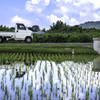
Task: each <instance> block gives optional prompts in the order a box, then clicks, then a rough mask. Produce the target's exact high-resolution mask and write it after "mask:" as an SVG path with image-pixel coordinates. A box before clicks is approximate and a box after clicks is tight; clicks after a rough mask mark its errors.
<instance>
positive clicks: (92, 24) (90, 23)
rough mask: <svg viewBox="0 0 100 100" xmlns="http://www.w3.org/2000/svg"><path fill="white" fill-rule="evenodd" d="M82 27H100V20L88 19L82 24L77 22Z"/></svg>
mask: <svg viewBox="0 0 100 100" xmlns="http://www.w3.org/2000/svg"><path fill="white" fill-rule="evenodd" d="M79 26H82V28H96V29H100V21H88V22H85V23H82V24H79Z"/></svg>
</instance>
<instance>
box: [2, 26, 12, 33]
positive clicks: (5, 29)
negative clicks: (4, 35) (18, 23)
mask: <svg viewBox="0 0 100 100" xmlns="http://www.w3.org/2000/svg"><path fill="white" fill-rule="evenodd" d="M0 32H12V30H11V29H10V28H9V27H6V26H3V25H1V26H0Z"/></svg>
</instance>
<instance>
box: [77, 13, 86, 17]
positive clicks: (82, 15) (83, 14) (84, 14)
mask: <svg viewBox="0 0 100 100" xmlns="http://www.w3.org/2000/svg"><path fill="white" fill-rule="evenodd" d="M79 14H80V16H81V17H84V16H87V13H85V12H79Z"/></svg>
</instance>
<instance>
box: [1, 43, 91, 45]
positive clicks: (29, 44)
mask: <svg viewBox="0 0 100 100" xmlns="http://www.w3.org/2000/svg"><path fill="white" fill-rule="evenodd" d="M1 44H29V45H30V44H59V45H93V43H1Z"/></svg>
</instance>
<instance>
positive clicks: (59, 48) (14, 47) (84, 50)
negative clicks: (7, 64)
mask: <svg viewBox="0 0 100 100" xmlns="http://www.w3.org/2000/svg"><path fill="white" fill-rule="evenodd" d="M72 49H74V51H75V54H97V52H95V51H94V50H93V47H92V46H89V47H88V46H86V45H54V44H0V52H33V53H64V54H71V53H72Z"/></svg>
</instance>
